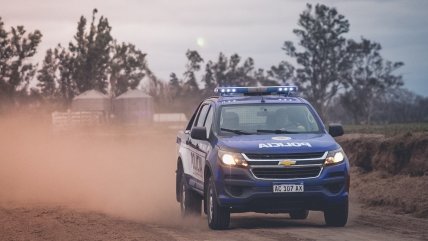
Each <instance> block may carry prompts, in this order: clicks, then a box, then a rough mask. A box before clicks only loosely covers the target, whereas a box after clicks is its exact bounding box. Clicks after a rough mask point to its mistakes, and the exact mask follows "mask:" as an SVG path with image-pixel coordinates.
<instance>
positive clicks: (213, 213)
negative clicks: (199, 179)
mask: <svg viewBox="0 0 428 241" xmlns="http://www.w3.org/2000/svg"><path fill="white" fill-rule="evenodd" d="M205 198H206V202H207V216H208V226H209V227H210V228H211V229H226V228H228V227H229V223H230V210H229V208H227V207H221V206H220V205H218V203H217V200H216V194H215V189H214V182H213V181H212V180H211V178H209V180H208V188H207V191H206V194H205Z"/></svg>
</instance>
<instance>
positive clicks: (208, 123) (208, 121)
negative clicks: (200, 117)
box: [204, 108, 214, 137]
mask: <svg viewBox="0 0 428 241" xmlns="http://www.w3.org/2000/svg"><path fill="white" fill-rule="evenodd" d="M213 116H214V111H213V108H210V109H209V111H208V114H207V119H206V120H205V124H204V126H205V128H207V137H209V136H210V131H211V126H212V123H213Z"/></svg>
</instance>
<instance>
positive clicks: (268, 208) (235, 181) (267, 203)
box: [215, 160, 349, 213]
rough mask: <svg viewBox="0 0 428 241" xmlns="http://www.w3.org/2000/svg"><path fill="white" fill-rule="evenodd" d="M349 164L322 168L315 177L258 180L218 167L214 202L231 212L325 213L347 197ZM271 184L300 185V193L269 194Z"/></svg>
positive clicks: (240, 171)
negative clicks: (301, 186)
mask: <svg viewBox="0 0 428 241" xmlns="http://www.w3.org/2000/svg"><path fill="white" fill-rule="evenodd" d="M348 170H349V164H348V161H347V160H346V161H345V162H343V163H341V164H339V165H335V166H329V167H325V168H323V170H322V171H321V173H320V174H319V176H317V177H314V178H300V179H299V178H297V179H286V180H278V179H274V180H272V179H269V180H267V179H258V178H256V177H255V176H254V175H253V174H252V173H251V172H250V170H249V169H245V168H228V167H223V166H222V167H219V169H218V172H217V178H216V179H215V180H216V190H217V201H218V203H219V204H220V205H221V206H224V207H230V210H231V212H249V211H253V212H262V213H280V212H290V211H292V210H299V209H306V210H321V211H322V210H325V209H328V208H329V207H331V206H335V205H337V204H341V203H344V202H346V201H347V200H348V194H349V171H348ZM274 184H303V185H304V192H300V193H273V185H274Z"/></svg>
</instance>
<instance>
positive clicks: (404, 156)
mask: <svg viewBox="0 0 428 241" xmlns="http://www.w3.org/2000/svg"><path fill="white" fill-rule="evenodd" d="M338 141H339V143H340V144H341V145H342V147H343V149H344V150H345V152H346V154H347V155H348V157H349V160H350V162H351V165H353V166H356V167H359V168H361V169H362V170H364V171H366V172H370V171H380V172H386V173H388V174H392V175H397V174H402V175H411V176H423V175H428V161H427V160H426V157H427V156H428V133H413V134H412V133H407V134H404V135H397V136H392V137H388V138H385V137H383V136H381V135H356V134H353V135H349V136H346V135H345V136H344V137H342V138H339V139H338Z"/></svg>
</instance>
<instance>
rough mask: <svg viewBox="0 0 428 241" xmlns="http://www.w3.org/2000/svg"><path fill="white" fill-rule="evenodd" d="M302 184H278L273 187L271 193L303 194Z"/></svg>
mask: <svg viewBox="0 0 428 241" xmlns="http://www.w3.org/2000/svg"><path fill="white" fill-rule="evenodd" d="M303 191H304V188H303V184H279V185H273V192H303Z"/></svg>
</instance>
